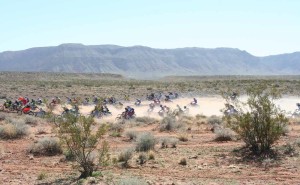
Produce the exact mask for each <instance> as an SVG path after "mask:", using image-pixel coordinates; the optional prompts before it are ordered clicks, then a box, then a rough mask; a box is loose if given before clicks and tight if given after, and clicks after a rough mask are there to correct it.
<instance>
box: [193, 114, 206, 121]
mask: <svg viewBox="0 0 300 185" xmlns="http://www.w3.org/2000/svg"><path fill="white" fill-rule="evenodd" d="M195 117H196V119H198V120H199V119H205V118H206V116H205V115H203V114H197V115H196V116H195Z"/></svg>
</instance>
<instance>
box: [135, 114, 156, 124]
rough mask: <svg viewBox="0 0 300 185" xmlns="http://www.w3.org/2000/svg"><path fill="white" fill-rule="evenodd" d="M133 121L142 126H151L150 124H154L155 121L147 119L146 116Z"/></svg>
mask: <svg viewBox="0 0 300 185" xmlns="http://www.w3.org/2000/svg"><path fill="white" fill-rule="evenodd" d="M135 121H136V122H138V123H143V124H151V123H154V122H156V119H154V118H151V117H147V116H143V117H136V118H135Z"/></svg>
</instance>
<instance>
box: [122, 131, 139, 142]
mask: <svg viewBox="0 0 300 185" xmlns="http://www.w3.org/2000/svg"><path fill="white" fill-rule="evenodd" d="M125 135H126V136H127V137H128V138H129V139H130V140H136V138H137V132H136V131H135V130H128V131H126V132H125Z"/></svg>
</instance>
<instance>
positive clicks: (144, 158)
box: [138, 153, 147, 165]
mask: <svg viewBox="0 0 300 185" xmlns="http://www.w3.org/2000/svg"><path fill="white" fill-rule="evenodd" d="M138 161H139V164H140V165H143V164H145V163H146V161H147V156H146V154H144V153H140V154H139V157H138Z"/></svg>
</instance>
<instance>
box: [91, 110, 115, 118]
mask: <svg viewBox="0 0 300 185" xmlns="http://www.w3.org/2000/svg"><path fill="white" fill-rule="evenodd" d="M111 115H112V114H111V112H107V111H105V112H100V111H98V110H93V111H92V112H91V114H90V116H92V117H97V118H102V117H103V116H111Z"/></svg>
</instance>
